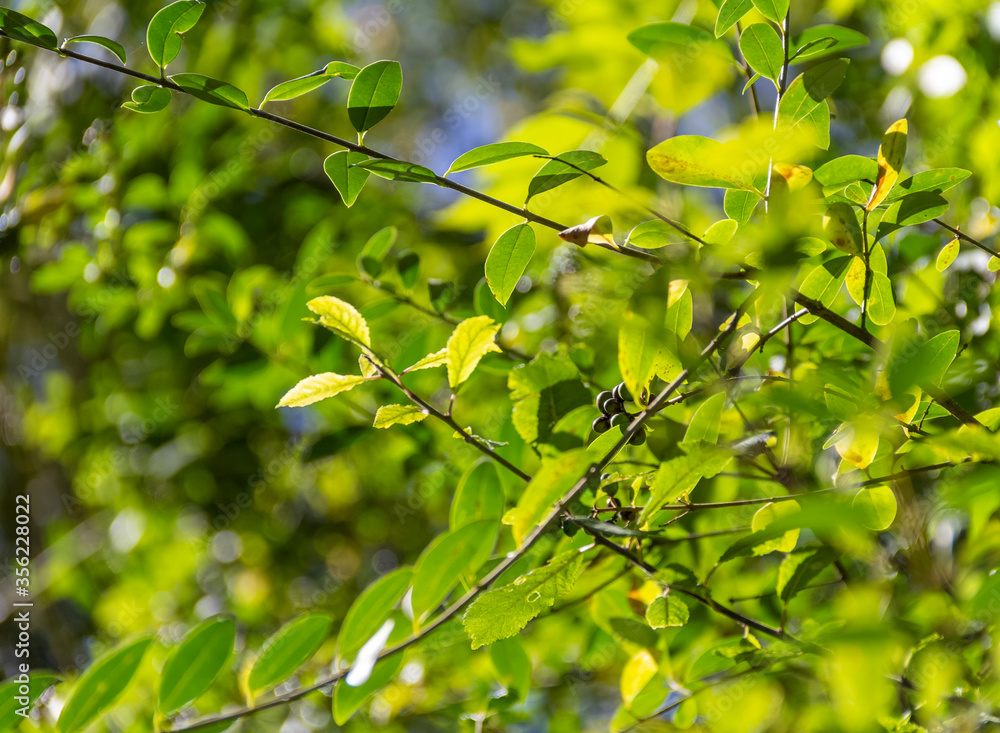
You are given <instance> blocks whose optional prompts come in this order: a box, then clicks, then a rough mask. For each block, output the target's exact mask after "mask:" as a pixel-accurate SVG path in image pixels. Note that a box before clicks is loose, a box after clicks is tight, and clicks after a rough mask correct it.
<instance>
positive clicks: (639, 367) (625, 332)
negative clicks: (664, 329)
mask: <svg viewBox="0 0 1000 733" xmlns="http://www.w3.org/2000/svg"><path fill="white" fill-rule="evenodd" d="M655 333H656V330H655V329H654V328H652V327H651V326H650V324H649V323H648V322H647V321H646V319H644V318H642V317H641V316H638V315H636V314H634V313H631V312H626V313H624V314H623V315H622V317H621V321H620V322H619V328H618V369H619V370H620V371H621V375H622V379H623V380H624V382H625V386H626V387H628V390H629V392H631V393H632V394H633V395H634V396H636V397H638V395H639V394H641V393H642V390H644V389H645V388H646V387H647V386H648V385H649V381H650V380H651V379H652V378H653V375H654V374H655V373H656V366H657V363H658V360H660V359H662V358H663V349H662V347H661V346H660V344H659V343H657V341H656V339H655Z"/></svg>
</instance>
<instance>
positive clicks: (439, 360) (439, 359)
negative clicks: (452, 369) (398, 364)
mask: <svg viewBox="0 0 1000 733" xmlns="http://www.w3.org/2000/svg"><path fill="white" fill-rule="evenodd" d="M447 363H448V349H441V350H440V351H435V352H434V353H433V354H428V355H427V356H425V357H424V358H423V359H421V360H420V361H418V362H417V363H416V364H414V365H413V366H408V367H406V369H404V370H403V371H404V372H418V371H420V370H421V369H433V368H435V367H439V366H444V365H445V364H447Z"/></svg>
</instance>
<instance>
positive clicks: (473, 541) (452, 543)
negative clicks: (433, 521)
mask: <svg viewBox="0 0 1000 733" xmlns="http://www.w3.org/2000/svg"><path fill="white" fill-rule="evenodd" d="M499 529H500V522H499V521H498V519H480V520H477V521H474V522H469V523H468V524H466V525H464V526H462V527H459V528H458V529H453V530H450V531H448V532H445V533H444V534H442V535H440V536H438V537H437V538H436V539H434V540H433V541H432V542H431V543H430V544H429V545H428V546H427V547H426V548H425V549H424V551H423V552H422V553H421V554H420V559H419V560H417V565H416V568H415V570H414V571H413V595H412V597H411V599H410V600H411V603H412V605H413V616H414V618H416V619H419V618H421V617H422V616H423V615H424V614H425V613H427V612H428V611H433V610H434V609H435V608H437V606H438V604H440V603H441V601H443V600H444V599H445V598H446V597H447V595H448V593H449V592H450V591H451V589H452V588H454V587H455V586H456V585H457V584H458V582H459V581H460V580H461V579H462V578H463V577H464V576H466V575H467V574H469V573H474V572H475V571H477V570H478V569H479V568H480V567H482V565H483V563H484V562H486V561H487V560H488V559H489V557H490V553H491V552H492V551H493V545H494V544H495V542H496V537H497V531H498V530H499Z"/></svg>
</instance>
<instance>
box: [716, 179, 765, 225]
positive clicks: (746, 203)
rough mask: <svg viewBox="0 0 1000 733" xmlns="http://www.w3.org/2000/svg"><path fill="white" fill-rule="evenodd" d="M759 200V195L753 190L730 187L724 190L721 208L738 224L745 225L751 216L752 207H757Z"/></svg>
mask: <svg viewBox="0 0 1000 733" xmlns="http://www.w3.org/2000/svg"><path fill="white" fill-rule="evenodd" d="M760 201H761V198H760V196H758V195H757V194H756V193H754V192H753V191H741V190H738V189H735V188H731V189H729V190H728V191H726V195H725V197H724V198H723V200H722V210H723V211H725V212H726V216H728V217H729V218H730V219H732V220H733V221H735V222H736V223H737V224H738V225H739V226H745V225H746V223H747V222H749V221H750V217H751V216H753V212H754V209H756V208H757V204H759V203H760Z"/></svg>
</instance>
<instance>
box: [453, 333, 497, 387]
mask: <svg viewBox="0 0 1000 733" xmlns="http://www.w3.org/2000/svg"><path fill="white" fill-rule="evenodd" d="M499 330H500V324H498V323H496V322H494V320H493V319H492V318H490V317H489V316H475V317H473V318H466V319H465V320H464V321H462V322H461V323H459V324H458V325H457V326H455V330H454V331H453V332H452V334H451V338H449V339H448V362H447V363H448V384H449V385H451V388H452V389H454V388H455V387H457V386H458V385H460V384H461V383H462V382H464V381H465V380H466V379H468V378H469V377H470V376H472V372H474V371H475V369H476V366H477V365H478V364H479V360H480V359H482V358H483V357H484V356H486V355H487V354H488V353H490V352H491V351H500V347H499V346H497V345H496V343H495V341H494V339H495V338H496V335H497V331H499Z"/></svg>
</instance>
